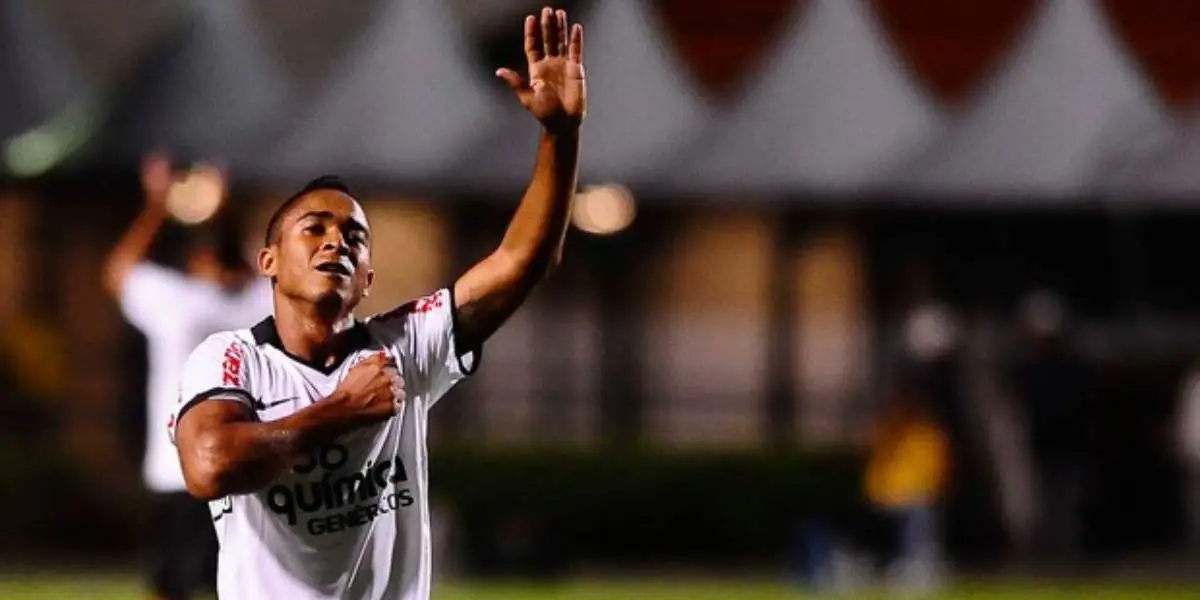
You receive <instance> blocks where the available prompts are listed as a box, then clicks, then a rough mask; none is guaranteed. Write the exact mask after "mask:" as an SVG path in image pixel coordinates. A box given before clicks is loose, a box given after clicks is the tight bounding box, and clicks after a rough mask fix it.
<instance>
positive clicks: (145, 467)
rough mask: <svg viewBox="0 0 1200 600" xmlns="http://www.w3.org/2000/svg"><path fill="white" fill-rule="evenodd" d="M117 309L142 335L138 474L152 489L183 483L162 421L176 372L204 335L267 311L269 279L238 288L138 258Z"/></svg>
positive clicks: (172, 400)
mask: <svg viewBox="0 0 1200 600" xmlns="http://www.w3.org/2000/svg"><path fill="white" fill-rule="evenodd" d="M118 301H119V303H120V305H121V312H122V313H123V314H124V315H125V318H126V320H128V321H129V322H130V323H131V324H132V325H133V326H134V327H136V328H138V330H139V331H141V332H142V335H144V336H146V347H147V348H146V350H147V355H148V357H147V358H148V362H149V365H148V367H149V368H148V377H147V382H146V416H147V419H146V421H147V428H146V451H145V454H144V456H143V460H142V479H143V481H145V483H146V487H148V488H149V489H150V490H152V491H155V492H181V491H183V490H184V489H185V487H184V483H183V471H182V470H180V468H179V454H178V453H177V452H176V451H175V446H173V445H171V440H170V438H169V437H168V436H167V431H166V430H165V429H163V426H162V424H163V423H164V422H166V420H167V419H168V418H169V417H170V414H171V412H172V411H173V410H175V404H176V399H177V398H178V396H179V375H180V373H181V372H182V371H183V363H184V361H185V360H187V357H188V353H189V352H191V351H192V350H193V349H195V348H196V345H197V344H199V343H200V342H201V341H203V340H204V338H205V337H206V336H208V335H209V334H212V333H214V332H217V331H222V330H225V329H236V328H239V327H249V326H250V325H253V324H254V323H256V322H258V321H259V320H261V319H262V318H263V317H265V316H267V315H269V314H271V284H270V282H269V281H268V280H267V279H265V278H263V279H259V280H257V281H255V282H254V283H252V284H250V285H248V286H246V287H245V288H243V289H242V290H241V291H239V292H236V293H229V292H227V291H226V290H224V289H222V288H221V287H220V286H217V285H214V284H212V283H209V282H206V281H203V280H200V279H196V278H194V277H189V276H187V275H186V274H184V273H181V272H179V271H175V270H173V269H168V268H164V267H160V266H158V265H155V264H154V263H150V262H142V263H139V264H137V265H135V266H134V267H133V268H132V269H130V271H129V273H128V274H127V275H126V276H125V279H124V281H123V282H122V284H121V290H120V293H119V295H118Z"/></svg>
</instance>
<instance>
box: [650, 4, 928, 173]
mask: <svg viewBox="0 0 1200 600" xmlns="http://www.w3.org/2000/svg"><path fill="white" fill-rule="evenodd" d="M797 18H798V19H800V20H801V22H799V23H798V25H796V26H793V27H792V29H791V32H790V33H789V34H788V36H787V37H786V38H785V39H784V41H783V43H782V44H781V45H780V48H779V50H778V54H777V56H776V57H775V59H774V61H773V62H772V63H771V64H769V65H768V66H767V68H766V69H764V70H763V71H761V72H760V73H759V74H758V76H757V77H756V78H755V83H754V84H753V85H752V86H751V87H750V89H749V92H748V93H747V94H746V95H745V97H744V98H743V99H742V100H741V101H740V102H739V103H738V104H737V105H736V106H735V107H734V108H733V109H732V111H730V113H729V114H727V115H721V116H718V117H717V118H716V119H713V120H712V122H711V124H710V128H711V129H710V131H709V132H708V133H707V134H706V136H705V137H704V138H703V139H702V140H701V143H700V144H699V145H698V146H697V147H694V148H689V149H688V150H689V151H690V153H689V154H688V155H687V158H686V159H685V160H684V161H683V162H682V164H681V165H680V166H678V167H677V168H676V169H674V173H672V174H671V179H670V182H671V183H670V186H669V187H670V188H671V189H678V190H687V191H695V192H699V191H703V190H709V189H714V188H718V189H719V188H735V187H736V188H737V189H761V190H764V191H773V190H780V189H783V190H786V189H795V188H810V189H811V188H815V189H822V190H830V191H853V190H858V189H864V188H867V187H870V186H871V185H872V183H874V182H875V180H877V179H878V177H879V176H880V175H882V174H885V173H887V172H888V169H889V168H890V167H892V166H893V165H894V164H895V163H896V161H897V160H898V159H899V158H900V157H903V156H905V155H906V154H907V153H908V152H909V151H910V149H911V148H913V147H914V146H916V145H917V144H919V143H922V142H924V141H925V139H926V138H927V137H928V136H929V135H930V133H931V132H932V131H933V129H934V127H935V125H936V116H937V115H936V113H935V111H934V109H933V107H932V106H931V105H930V103H929V102H928V99H927V98H926V97H924V96H923V95H922V93H921V92H920V91H918V90H917V88H916V86H915V84H914V81H913V80H912V79H911V78H910V77H908V75H907V74H906V72H905V70H904V68H903V67H902V66H901V65H900V64H899V62H898V61H897V58H896V56H895V55H894V54H893V53H892V52H891V50H890V48H889V47H888V45H887V44H886V43H885V42H884V40H883V37H882V35H881V33H882V32H881V30H880V27H879V24H878V23H877V22H876V20H875V19H874V17H873V16H872V15H871V14H870V12H869V7H868V6H867V4H866V3H865V2H864V1H863V0H814V2H812V3H810V6H808V8H807V9H806V10H805V11H802V12H801V14H800V15H799V16H797Z"/></svg>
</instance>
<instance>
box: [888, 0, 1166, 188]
mask: <svg viewBox="0 0 1200 600" xmlns="http://www.w3.org/2000/svg"><path fill="white" fill-rule="evenodd" d="M1040 10H1041V14H1040V15H1039V16H1038V18H1037V19H1036V20H1034V21H1033V22H1032V23H1031V25H1030V26H1029V28H1028V30H1027V31H1026V32H1025V34H1024V39H1022V40H1020V41H1019V42H1018V43H1017V45H1016V47H1015V50H1014V51H1013V52H1012V53H1011V54H1010V55H1009V56H1008V60H1007V64H1004V65H1002V66H1001V69H1000V71H999V72H998V73H997V74H996V75H995V76H994V77H993V78H992V79H991V80H990V81H989V82H988V83H987V84H986V85H985V87H984V88H983V89H982V90H981V93H980V94H979V96H978V97H977V98H975V99H974V101H973V102H972V103H971V104H970V105H968V106H967V108H966V110H964V111H963V112H962V113H961V114H959V115H957V116H953V117H951V118H950V124H949V126H948V128H947V130H946V133H945V134H944V135H942V136H940V137H939V138H938V139H936V140H933V141H932V143H931V144H930V146H929V147H928V148H927V149H926V150H925V151H924V152H922V153H921V154H920V155H919V156H918V158H917V159H916V160H915V161H913V162H912V163H910V164H906V165H904V167H903V168H902V169H901V170H900V171H898V172H897V174H896V181H895V185H894V186H893V187H894V188H895V189H899V190H905V191H909V192H912V193H918V194H931V193H932V194H946V195H955V194H972V193H980V192H982V193H985V194H987V195H991V196H998V197H1008V198H1014V199H1022V198H1031V197H1037V198H1041V197H1077V196H1078V195H1080V194H1087V193H1092V192H1095V191H1097V190H1098V189H1102V187H1103V186H1104V185H1105V182H1106V180H1107V179H1108V178H1110V177H1112V176H1114V173H1115V172H1119V171H1120V165H1121V164H1124V163H1128V162H1130V161H1132V160H1134V158H1135V157H1133V156H1130V155H1128V154H1127V153H1129V152H1131V151H1133V150H1134V149H1135V148H1138V147H1139V146H1137V145H1131V140H1133V139H1134V138H1138V137H1139V136H1141V137H1142V138H1144V137H1146V136H1153V135H1154V134H1155V133H1156V132H1159V133H1160V134H1165V133H1166V131H1167V128H1168V126H1169V122H1168V118H1167V117H1166V115H1165V112H1164V110H1163V107H1162V105H1161V103H1160V102H1159V101H1158V99H1157V98H1156V97H1155V96H1154V93H1153V91H1152V90H1151V88H1150V86H1149V85H1148V83H1147V82H1146V81H1144V80H1143V79H1142V78H1141V76H1140V75H1139V73H1138V72H1137V70H1136V69H1135V67H1134V65H1133V63H1132V60H1131V59H1130V58H1129V57H1128V56H1126V55H1125V54H1123V53H1122V52H1121V51H1120V49H1119V44H1118V42H1117V41H1116V40H1115V39H1113V36H1112V34H1111V33H1110V31H1109V29H1108V26H1107V24H1106V23H1105V21H1104V17H1103V16H1102V15H1101V14H1099V12H1098V11H1097V7H1096V5H1095V3H1094V2H1092V1H1091V0H1085V1H1079V0H1051V1H1049V2H1047V3H1045V4H1044V5H1043V6H1042V8H1041V9H1040Z"/></svg>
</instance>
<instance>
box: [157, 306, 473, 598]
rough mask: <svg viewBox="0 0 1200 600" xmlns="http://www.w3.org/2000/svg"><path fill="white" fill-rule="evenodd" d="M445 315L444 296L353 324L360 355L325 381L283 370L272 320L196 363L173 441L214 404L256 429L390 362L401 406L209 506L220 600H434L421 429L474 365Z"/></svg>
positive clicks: (207, 346) (299, 368)
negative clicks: (383, 356) (380, 356)
mask: <svg viewBox="0 0 1200 600" xmlns="http://www.w3.org/2000/svg"><path fill="white" fill-rule="evenodd" d="M453 306H454V301H453V298H452V295H451V292H450V291H449V290H445V289H443V290H441V291H439V292H437V293H435V294H433V295H430V296H427V297H425V298H423V299H421V300H418V301H415V302H412V303H409V304H406V305H404V306H402V307H400V308H398V309H396V310H394V311H391V312H389V313H385V314H383V315H379V316H376V317H373V318H371V319H368V320H367V321H365V322H363V323H360V324H359V325H357V326H356V329H355V330H354V335H355V349H354V350H353V351H352V352H351V353H350V354H349V355H348V356H347V357H346V359H345V360H344V361H343V362H342V364H340V365H338V366H336V367H334V368H332V369H320V368H317V367H315V366H313V365H310V364H307V363H305V362H304V361H302V360H299V359H297V358H295V357H292V356H290V355H289V354H288V353H287V352H286V351H285V350H284V349H283V347H282V344H281V343H280V341H279V334H278V332H277V331H276V329H275V324H274V320H273V319H271V318H268V319H267V320H265V321H263V322H262V323H259V324H258V325H256V326H255V327H253V328H252V329H243V330H240V331H231V332H225V333H219V334H216V335H213V336H212V337H209V338H208V339H207V340H205V341H204V343H202V344H201V345H200V346H199V347H198V348H197V349H196V350H195V352H193V353H192V355H191V357H190V358H189V359H188V361H187V365H186V367H185V369H184V374H183V380H182V386H181V396H180V405H179V408H178V410H177V411H176V414H175V416H174V418H173V419H172V420H171V423H170V425H169V427H173V425H174V424H175V423H176V422H178V419H179V418H180V417H181V416H182V415H183V414H185V413H186V411H187V410H188V409H189V408H191V407H192V406H195V405H196V403H198V402H203V401H205V400H206V399H211V398H214V397H217V396H221V397H224V398H229V397H233V398H238V399H240V400H239V401H241V402H244V403H245V404H246V406H248V407H251V408H252V409H253V410H254V412H255V414H256V415H257V416H258V418H259V419H260V420H262V421H273V420H276V419H280V418H283V417H286V416H288V415H290V414H292V413H294V412H296V411H298V410H300V409H302V408H304V407H306V406H308V405H310V404H312V403H313V402H316V401H317V400H320V399H321V398H324V397H326V396H328V395H330V394H331V393H333V391H334V390H335V389H336V388H337V386H338V384H339V383H340V382H341V381H342V379H343V378H344V377H345V376H346V374H347V372H348V371H349V370H350V368H351V367H353V366H354V365H355V364H357V363H358V362H360V361H362V360H363V359H365V358H367V357H369V356H371V355H373V354H376V353H379V352H381V351H382V352H386V353H388V354H390V355H391V356H392V357H393V358H394V359H395V360H396V364H397V366H398V367H399V369H400V372H401V374H402V376H403V377H404V382H405V392H406V397H407V400H406V402H405V404H404V410H403V411H402V412H401V413H400V414H398V415H397V416H395V417H393V418H392V419H390V420H389V421H387V422H384V423H382V424H380V425H376V426H373V427H370V428H367V429H362V430H359V431H356V432H353V433H351V434H347V435H345V436H343V437H342V438H340V439H338V440H336V441H334V442H332V443H330V444H328V445H327V446H325V447H324V448H321V449H320V450H318V451H316V452H315V453H314V454H313V455H312V456H310V457H309V458H308V459H307V460H303V461H301V462H300V464H298V465H297V466H296V467H294V468H293V469H292V470H291V471H290V472H288V473H287V474H285V475H283V476H282V477H280V478H279V479H278V480H277V481H275V482H274V483H272V484H271V485H270V486H268V487H267V488H266V489H263V490H259V491H257V492H255V493H252V494H246V495H237V496H231V497H226V498H223V499H221V500H218V501H215V502H212V503H211V504H210V508H211V512H212V516H213V524H214V526H215V527H216V531H217V537H218V539H219V540H220V544H221V547H220V556H219V561H218V564H219V566H218V575H217V590H218V595H219V596H220V597H221V598H231V599H232V598H236V599H238V600H275V599H278V598H287V599H288V600H310V599H332V598H338V599H355V600H360V599H388V600H426V599H427V598H429V587H430V577H431V566H432V565H431V547H430V530H429V504H428V502H427V495H428V481H427V469H426V450H425V426H426V417H427V414H428V411H429V409H430V407H431V406H433V404H434V403H435V402H437V400H438V399H439V398H440V397H441V396H442V395H443V394H445V393H446V392H447V391H448V390H449V389H450V388H451V387H452V386H453V385H454V384H455V383H457V382H458V381H459V380H461V379H462V378H463V377H465V376H466V375H468V374H469V373H470V372H471V371H472V370H473V368H474V366H475V364H476V361H477V358H478V357H477V352H460V351H459V350H458V349H456V348H455V343H454V309H453Z"/></svg>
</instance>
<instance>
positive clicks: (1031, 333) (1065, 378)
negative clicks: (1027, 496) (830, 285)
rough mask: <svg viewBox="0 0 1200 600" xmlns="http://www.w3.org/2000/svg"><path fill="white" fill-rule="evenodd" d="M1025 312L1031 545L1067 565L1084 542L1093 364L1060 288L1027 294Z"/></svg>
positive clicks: (1021, 392)
mask: <svg viewBox="0 0 1200 600" xmlns="http://www.w3.org/2000/svg"><path fill="white" fill-rule="evenodd" d="M1019 318H1020V325H1021V331H1022V335H1023V344H1022V346H1021V349H1020V354H1019V355H1018V357H1017V359H1016V360H1015V361H1014V364H1013V366H1012V372H1011V375H1010V385H1011V387H1012V391H1013V393H1014V395H1015V396H1016V399H1017V402H1018V403H1019V405H1020V408H1021V409H1022V412H1023V413H1024V415H1025V423H1026V431H1027V436H1028V440H1029V456H1030V457H1031V460H1032V462H1033V468H1034V478H1035V486H1034V487H1035V489H1036V491H1035V492H1034V493H1035V497H1036V498H1037V501H1036V502H1034V506H1035V507H1036V508H1035V510H1036V512H1037V514H1036V516H1035V517H1034V536H1033V540H1032V543H1033V552H1034V553H1035V554H1036V555H1037V557H1036V558H1038V559H1041V560H1039V561H1038V562H1039V563H1042V564H1046V563H1051V564H1053V563H1055V562H1057V563H1060V564H1063V565H1067V566H1069V565H1070V564H1071V563H1073V562H1074V561H1075V560H1076V559H1077V558H1078V551H1079V542H1080V529H1081V527H1080V521H1081V519H1080V517H1079V511H1080V508H1081V501H1082V499H1083V484H1084V475H1085V459H1086V452H1087V448H1086V444H1087V435H1086V431H1087V427H1088V423H1087V421H1086V418H1085V417H1086V415H1085V414H1084V408H1085V403H1086V401H1087V394H1088V375H1087V370H1086V366H1085V365H1084V363H1083V361H1082V360H1080V358H1079V357H1078V356H1077V355H1076V354H1075V353H1074V352H1072V350H1071V348H1070V345H1069V338H1068V336H1067V333H1068V332H1067V311H1066V307H1065V306H1064V304H1063V301H1062V299H1061V298H1060V297H1059V296H1058V295H1057V294H1055V293H1052V292H1049V291H1036V292H1033V293H1031V294H1029V295H1028V296H1027V297H1026V298H1025V300H1024V301H1023V303H1022V306H1021V310H1020V317H1019Z"/></svg>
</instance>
